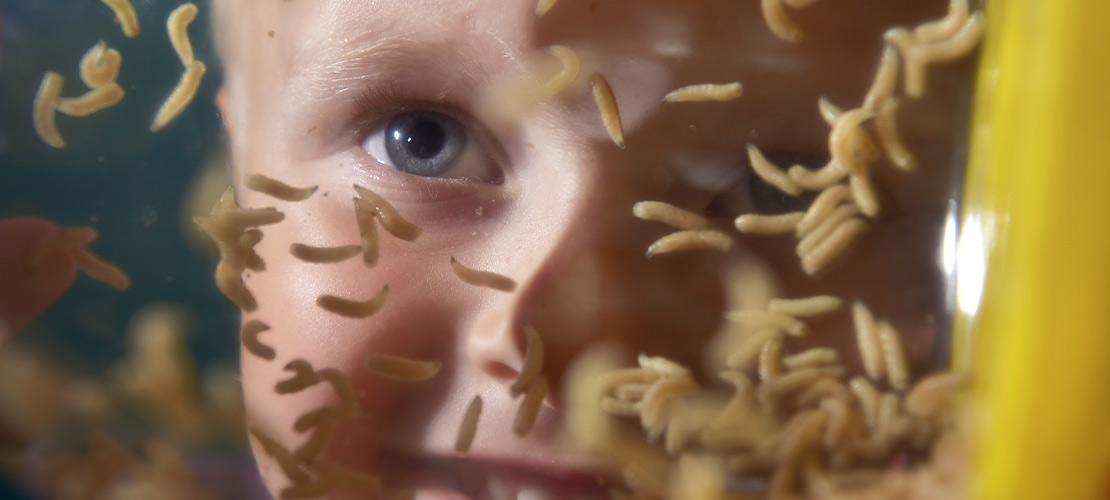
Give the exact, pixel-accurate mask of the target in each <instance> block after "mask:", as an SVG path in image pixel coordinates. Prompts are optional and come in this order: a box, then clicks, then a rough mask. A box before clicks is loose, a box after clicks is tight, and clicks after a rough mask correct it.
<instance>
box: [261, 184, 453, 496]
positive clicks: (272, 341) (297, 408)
mask: <svg viewBox="0 0 1110 500" xmlns="http://www.w3.org/2000/svg"><path fill="white" fill-rule="evenodd" d="M332 197H333V196H329V198H332ZM243 198H244V203H243V204H244V206H261V205H262V204H264V203H267V201H266V200H263V199H261V198H257V197H255V196H252V195H250V194H245V195H244V196H243ZM345 198H346V199H349V197H345ZM279 205H281V206H279V207H278V209H279V210H280V211H282V212H283V213H285V214H286V218H285V220H284V221H282V222H280V223H278V224H276V225H273V226H268V227H265V228H263V231H264V234H265V236H264V238H263V241H262V242H261V243H260V244H259V245H258V246H257V247H256V249H257V251H258V253H259V254H260V256H261V257H262V258H263V260H264V261H265V262H266V270H265V271H263V272H261V273H249V274H248V275H246V276H245V282H246V284H247V286H248V287H249V288H250V290H251V291H252V293H253V294H254V295H255V297H256V299H257V300H258V303H259V305H260V307H259V309H258V311H256V312H254V313H250V314H245V315H244V317H243V321H244V322H247V321H250V320H252V319H259V320H261V321H263V322H265V323H266V324H268V325H269V326H270V330H267V331H265V332H263V333H262V334H260V335H259V338H260V340H261V341H262V343H264V344H266V345H269V346H271V347H273V348H274V350H275V351H276V352H277V355H276V358H275V359H274V360H270V361H267V360H264V359H261V358H258V357H255V356H253V355H252V354H250V353H249V352H247V351H246V350H244V351H243V359H242V370H243V384H244V390H245V393H246V401H247V409H248V414H249V415H250V416H251V419H252V422H251V425H253V426H258V427H260V428H262V429H265V430H266V431H267V432H270V433H272V434H271V435H272V436H274V437H275V438H277V439H279V440H280V441H282V442H284V443H299V442H301V441H303V440H304V439H305V438H304V437H303V436H298V435H297V434H295V433H293V431H292V430H291V428H292V423H293V421H294V420H295V419H296V418H297V417H299V416H301V415H303V414H305V413H307V412H309V411H311V410H315V409H317V408H319V407H321V406H324V405H328V404H334V403H335V398H336V396H335V394H334V391H332V390H331V389H330V388H328V387H327V386H326V384H318V385H317V386H314V387H312V388H311V389H309V390H305V391H300V392H297V393H295V394H288V395H279V394H276V392H275V389H274V385H275V384H276V383H277V382H279V381H281V380H285V379H288V378H290V377H292V376H293V374H292V373H291V372H288V371H283V369H282V368H283V367H284V366H285V365H286V364H287V363H288V362H290V361H291V360H294V359H304V360H306V361H308V362H309V363H310V364H311V365H312V366H313V368H314V369H316V370H321V369H324V368H335V369H338V370H339V371H341V372H343V373H344V374H345V375H346V376H347V377H348V378H349V379H350V381H351V383H352V386H353V388H354V390H355V396H356V398H357V399H358V402H359V406H360V407H361V408H362V410H363V412H364V416H363V417H364V418H363V419H362V420H360V421H359V427H361V428H363V429H366V428H379V427H388V426H386V425H383V423H382V421H383V420H390V419H392V418H393V417H394V416H395V415H403V414H408V415H410V416H412V415H418V414H417V413H412V412H409V411H408V410H407V409H406V407H408V406H411V405H415V404H421V403H420V402H419V401H416V400H413V399H412V398H406V397H405V391H404V390H403V389H405V388H406V387H405V385H404V384H398V383H396V382H391V381H388V380H385V379H383V378H381V377H380V376H376V375H373V374H371V373H369V372H367V371H366V370H365V369H364V367H363V361H364V359H365V358H366V356H367V355H368V354H370V353H389V354H393V355H398V356H404V357H409V358H416V359H429V360H431V359H435V360H443V362H444V367H443V371H444V372H447V371H449V370H451V369H452V366H451V365H452V362H451V360H453V359H456V358H457V355H456V352H457V345H456V343H457V337H458V335H457V329H458V328H460V326H459V324H460V318H461V317H464V316H465V315H466V313H465V311H466V310H467V309H468V307H469V306H468V304H465V303H464V302H465V300H467V299H466V297H467V294H465V293H457V290H456V289H457V288H458V287H459V285H458V284H457V278H455V277H454V276H453V275H451V271H450V267H449V266H448V260H447V257H446V256H443V257H442V258H440V256H439V255H426V254H424V253H423V252H420V251H416V250H414V249H413V248H414V246H415V245H423V244H424V236H434V235H422V237H421V238H420V239H418V240H417V242H415V243H409V242H405V241H401V240H398V239H396V238H392V237H390V236H389V234H388V233H386V232H384V231H381V230H379V244H380V254H381V255H380V257H379V261H378V263H377V264H376V265H375V266H374V267H373V268H369V267H367V266H366V265H365V264H364V262H363V260H362V257H361V255H357V256H355V257H353V258H350V259H348V260H345V261H343V262H339V263H328V264H318V263H308V262H304V261H302V260H300V259H298V258H296V257H294V256H293V255H292V254H291V253H290V250H289V247H290V245H292V244H294V243H300V244H306V245H311V246H317V247H329V246H342V245H353V244H358V243H359V233H358V228H357V225H356V223H355V221H354V214H353V205H351V204H350V203H343V202H340V200H338V199H331V200H329V199H327V198H319V199H317V198H313V199H310V200H308V201H305V202H300V203H297V204H279ZM432 239H435V238H432ZM386 285H388V286H389V292H388V298H387V299H386V302H385V306H384V307H383V308H382V309H381V310H380V311H378V312H377V313H375V314H373V315H370V316H368V317H364V318H352V317H345V316H343V315H340V314H337V313H335V312H332V311H328V310H326V309H324V308H322V307H320V306H319V305H318V304H317V300H318V298H319V297H321V296H324V295H330V296H335V297H339V298H343V299H348V300H352V301H366V300H369V299H371V298H373V297H375V296H376V295H377V294H379V293H380V292H381V291H382V289H383V287H385V286H386ZM434 397H435V391H434V390H430V391H421V396H420V398H424V399H427V398H433V399H434ZM398 401H401V403H398ZM425 413H426V412H425ZM360 432H362V431H360ZM370 439H371V440H374V439H376V437H374V436H372V437H370ZM339 440H341V439H337V441H339ZM278 477H280V474H278Z"/></svg>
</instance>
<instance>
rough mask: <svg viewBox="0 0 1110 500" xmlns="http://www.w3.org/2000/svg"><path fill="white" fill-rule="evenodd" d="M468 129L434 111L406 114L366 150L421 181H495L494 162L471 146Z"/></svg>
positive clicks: (374, 136) (373, 137)
mask: <svg viewBox="0 0 1110 500" xmlns="http://www.w3.org/2000/svg"><path fill="white" fill-rule="evenodd" d="M471 142H473V141H469V140H468V131H467V128H466V126H465V125H463V124H462V123H461V122H459V120H456V119H455V118H453V117H451V116H449V115H447V114H444V113H440V112H437V111H431V110H416V111H403V112H401V113H398V114H397V115H395V116H394V117H393V118H390V119H389V121H387V122H386V123H385V124H384V125H383V126H381V127H379V128H378V129H376V130H374V131H373V132H371V133H370V135H369V136H368V137H367V138H366V142H365V143H364V145H363V147H364V148H365V149H366V152H367V153H369V154H370V156H373V157H374V159H376V160H378V161H379V162H381V163H383V164H385V165H387V166H390V167H393V168H395V169H397V170H400V171H401V172H404V173H407V174H412V175H419V176H421V177H442V178H476V179H483V180H492V178H493V177H495V170H496V169H494V168H493V166H492V164H491V163H492V162H491V161H489V159H488V158H487V157H486V155H484V154H483V153H482V152H481V148H480V147H476V146H475V145H473V144H471Z"/></svg>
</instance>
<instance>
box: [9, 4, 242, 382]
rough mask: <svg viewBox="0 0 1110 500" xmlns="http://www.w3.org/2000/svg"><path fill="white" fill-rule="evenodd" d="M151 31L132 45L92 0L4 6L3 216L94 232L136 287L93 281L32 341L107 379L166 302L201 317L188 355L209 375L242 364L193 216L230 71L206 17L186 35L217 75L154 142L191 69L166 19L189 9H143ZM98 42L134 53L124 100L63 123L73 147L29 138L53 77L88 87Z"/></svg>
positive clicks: (43, 323)
mask: <svg viewBox="0 0 1110 500" xmlns="http://www.w3.org/2000/svg"><path fill="white" fill-rule="evenodd" d="M134 4H135V7H136V11H137V12H138V14H139V17H140V25H141V26H142V33H141V34H140V35H139V36H138V37H136V38H134V39H130V38H127V37H125V36H124V35H123V33H122V31H121V30H120V28H119V26H118V25H115V24H113V22H112V17H113V16H112V12H111V10H110V9H109V8H108V7H107V6H105V5H104V4H102V3H101V2H99V1H94V0H48V1H43V0H23V1H18V0H16V1H12V0H7V1H4V2H0V15H2V16H3V18H2V21H0V23H2V24H0V217H10V216H16V215H32V216H37V217H43V218H46V219H49V220H51V221H54V222H55V223H58V224H59V225H62V226H77V225H91V226H93V227H95V228H96V229H97V230H98V231H99V232H100V239H99V240H98V241H96V242H94V243H93V244H92V246H91V248H92V249H93V250H94V251H96V252H97V253H99V254H100V255H101V256H102V257H104V258H105V259H107V260H109V261H111V262H114V263H116V264H118V265H120V266H121V267H123V268H124V270H126V271H127V272H128V273H129V274H130V275H131V277H132V279H133V280H134V282H133V283H134V284H133V285H132V287H131V289H130V290H128V291H126V292H123V293H119V292H116V291H114V290H112V289H110V288H108V287H106V286H105V285H103V284H101V283H98V282H95V281H92V280H90V279H88V278H85V277H79V278H78V280H77V282H76V283H75V284H74V286H73V288H72V289H71V290H70V291H69V292H68V293H67V294H66V295H65V296H64V297H63V298H62V299H61V300H60V301H59V302H58V303H56V304H55V305H54V306H53V307H51V308H50V309H49V310H48V311H47V313H46V314H45V315H44V316H43V317H41V318H40V319H39V320H38V321H36V322H35V323H34V324H33V325H32V326H31V327H30V328H29V329H28V330H27V331H26V332H24V335H22V336H21V337H22V339H21V340H23V341H25V342H32V343H34V344H37V345H41V346H44V347H46V348H47V349H49V351H50V352H51V353H52V354H53V355H54V356H55V357H56V358H57V360H58V361H60V362H61V363H63V364H64V365H66V366H68V367H72V368H73V369H77V370H81V371H88V372H99V371H102V370H103V369H105V368H107V367H108V366H110V365H111V364H112V363H114V362H115V361H116V360H117V359H118V358H119V357H120V356H121V355H122V354H123V353H124V352H125V350H126V344H125V340H126V339H125V336H124V332H125V330H126V327H127V322H128V319H129V318H130V317H131V316H132V315H133V314H134V313H135V311H137V310H138V309H140V308H142V307H143V306H145V305H147V304H151V303H156V302H173V303H179V304H183V305H185V306H186V307H187V308H188V309H189V310H190V311H191V312H192V318H191V319H192V321H191V322H190V324H189V327H188V335H187V339H188V346H189V349H190V351H191V352H192V353H193V354H194V355H195V356H196V358H197V360H198V363H199V364H200V365H201V368H202V370H203V368H205V367H207V366H208V365H211V364H213V363H229V362H230V363H237V352H238V343H237V341H236V338H235V328H236V322H237V319H236V311H235V309H234V307H233V306H232V305H231V304H230V303H229V302H227V301H226V300H223V299H222V297H220V296H219V295H218V293H217V292H216V289H215V286H214V285H213V282H212V279H211V274H212V269H213V266H214V264H213V262H212V259H211V258H210V257H209V256H207V255H204V254H202V253H200V252H198V251H196V247H195V245H194V246H190V244H189V243H187V242H186V240H185V236H184V235H185V234H186V233H187V232H194V233H195V232H196V229H195V228H194V227H193V226H192V223H191V222H189V221H188V217H183V213H182V210H183V207H184V204H185V201H186V200H185V198H186V192H187V189H188V188H189V186H190V184H191V182H192V181H193V179H194V178H195V176H196V175H197V172H198V167H199V166H200V165H202V163H204V162H206V161H212V160H213V159H215V158H218V157H219V155H221V149H222V142H223V141H224V137H223V134H222V132H221V130H220V119H219V116H218V114H217V111H216V109H215V106H214V105H213V96H214V94H215V91H216V89H217V88H218V85H219V81H220V70H219V65H218V64H217V60H216V56H215V53H214V50H213V47H212V43H211V37H210V30H209V19H208V9H207V8H206V7H207V5H206V3H205V2H201V3H200V4H199V5H200V7H201V10H200V14H199V15H198V17H197V19H196V21H194V22H193V24H192V25H191V26H190V28H189V32H190V35H191V39H192V40H193V47H194V49H195V51H196V54H197V58H198V59H199V60H201V61H204V62H206V63H207V64H208V73H207V75H206V76H205V78H204V80H203V83H202V85H201V88H200V91H199V93H198V94H197V96H196V99H195V100H194V101H193V103H192V104H191V105H190V106H189V108H188V109H186V110H185V112H184V113H182V114H181V115H180V116H179V117H178V118H177V119H176V121H174V122H173V123H171V124H170V125H169V126H168V127H166V128H165V129H162V130H160V131H159V132H157V133H152V132H150V131H149V126H150V122H151V120H152V119H153V117H154V114H155V112H156V111H157V109H158V107H159V106H160V104H161V102H162V101H163V100H164V99H165V98H166V96H167V95H168V94H169V92H170V90H171V89H172V88H173V87H174V85H175V84H176V83H177V80H178V79H179V78H180V76H181V73H182V71H183V70H182V65H181V62H180V61H179V60H178V58H177V55H176V54H175V53H174V51H173V48H172V47H171V45H170V42H169V38H168V36H167V35H166V28H165V20H166V18H167V16H168V15H169V13H170V11H171V10H173V8H175V7H177V5H179V2H176V1H174V2H165V1H151V0H135V2H134ZM98 40H104V41H106V42H107V43H108V45H109V46H110V47H112V48H115V49H117V50H119V51H120V53H121V54H122V55H123V66H122V68H121V71H120V76H119V79H118V83H119V84H120V85H121V86H123V88H124V90H125V91H126V92H127V94H126V96H125V97H124V99H123V101H122V102H120V103H119V104H118V105H116V106H115V107H112V108H108V109H105V110H102V111H100V112H97V113H95V114H93V115H90V116H88V117H80V118H78V117H69V116H65V115H62V114H60V113H59V114H58V117H57V122H58V128H59V130H60V131H61V134H62V136H63V137H65V139H66V141H67V143H68V145H67V147H66V148H65V149H60V150H59V149H53V148H51V147H49V146H47V145H46V144H45V143H44V142H42V141H41V140H40V139H39V138H38V136H37V135H36V134H35V131H34V129H33V127H32V122H31V102H32V100H33V99H34V96H35V92H36V90H37V89H38V86H39V83H40V82H41V81H42V77H43V74H44V73H45V72H46V71H56V72H59V73H61V74H62V75H63V76H64V77H65V80H66V81H65V88H64V90H63V92H62V95H63V96H67V97H72V96H77V95H80V94H82V93H84V92H85V91H87V90H88V89H87V88H86V87H85V85H84V83H82V82H81V80H80V79H79V78H78V76H77V64H78V62H79V61H80V59H81V56H82V55H83V54H84V53H85V51H86V50H88V49H89V48H90V47H92V46H93V44H95V43H96V42H97V41H98Z"/></svg>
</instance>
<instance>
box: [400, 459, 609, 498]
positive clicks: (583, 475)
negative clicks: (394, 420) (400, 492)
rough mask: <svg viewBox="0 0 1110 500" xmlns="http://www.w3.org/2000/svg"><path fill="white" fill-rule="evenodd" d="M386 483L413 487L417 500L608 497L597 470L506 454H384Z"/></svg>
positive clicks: (603, 475)
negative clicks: (517, 458) (485, 456)
mask: <svg viewBox="0 0 1110 500" xmlns="http://www.w3.org/2000/svg"><path fill="white" fill-rule="evenodd" d="M380 467H381V471H382V476H383V477H384V478H385V480H386V483H387V484H390V485H394V484H396V485H399V486H402V487H406V486H408V487H412V488H413V489H414V490H415V493H416V495H415V499H416V500H448V499H450V500H463V499H466V500H572V499H583V500H594V499H598V500H600V499H607V498H609V497H608V494H607V487H606V484H611V483H609V482H608V480H607V479H606V475H605V474H602V473H593V472H590V471H587V470H574V469H566V468H558V467H555V466H550V465H546V464H532V463H525V462H519V461H513V460H511V459H505V460H491V459H480V458H471V457H410V456H403V455H392V456H383V457H382V458H381V462H380Z"/></svg>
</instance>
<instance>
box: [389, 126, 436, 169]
mask: <svg viewBox="0 0 1110 500" xmlns="http://www.w3.org/2000/svg"><path fill="white" fill-rule="evenodd" d="M393 138H394V139H395V140H398V141H401V142H402V143H403V144H404V145H405V150H406V151H408V152H409V154H411V155H413V156H415V157H417V158H420V159H424V160H426V159H428V158H431V157H433V156H435V155H437V154H439V152H440V151H442V150H443V146H444V144H445V143H446V142H447V134H446V132H445V131H444V130H443V127H442V126H440V125H439V124H438V123H435V122H431V121H421V122H418V123H416V124H415V125H413V126H412V127H410V128H409V129H408V130H402V129H398V130H396V131H394V135H393Z"/></svg>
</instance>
